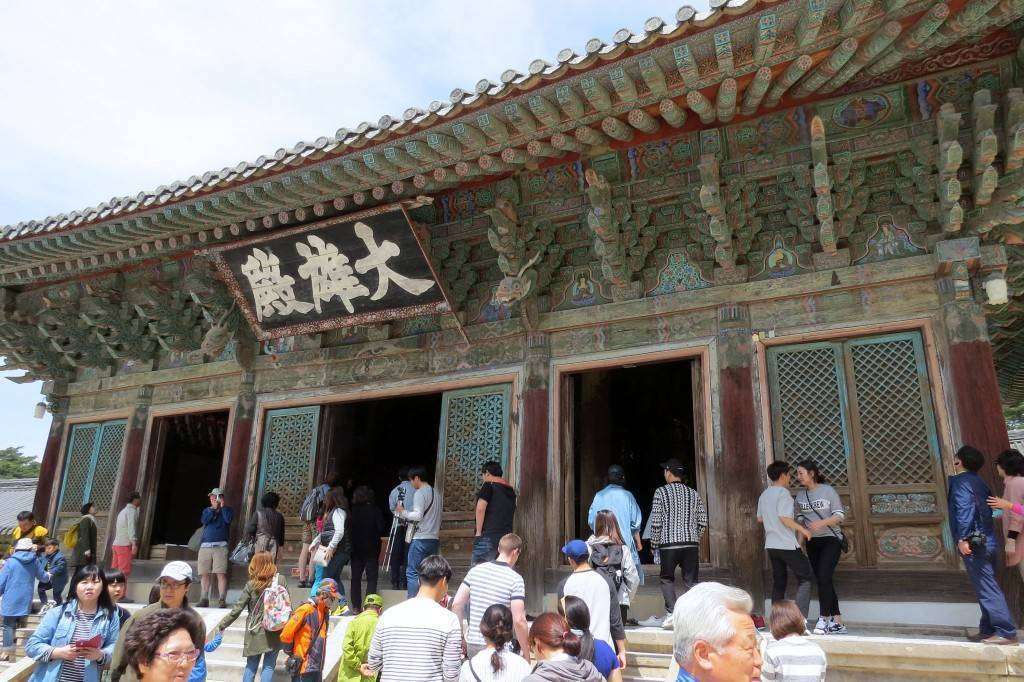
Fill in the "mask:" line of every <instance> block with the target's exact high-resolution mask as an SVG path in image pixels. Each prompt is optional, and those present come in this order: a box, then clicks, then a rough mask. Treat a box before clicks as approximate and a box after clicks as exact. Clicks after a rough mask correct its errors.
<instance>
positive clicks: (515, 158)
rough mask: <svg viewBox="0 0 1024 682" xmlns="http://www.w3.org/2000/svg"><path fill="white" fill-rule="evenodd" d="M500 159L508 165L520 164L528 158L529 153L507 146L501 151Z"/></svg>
mask: <svg viewBox="0 0 1024 682" xmlns="http://www.w3.org/2000/svg"><path fill="white" fill-rule="evenodd" d="M501 160H502V161H504V162H505V163H507V164H510V165H514V166H522V165H523V164H525V163H526V162H527V161H529V160H530V155H529V154H527V153H526V152H525V151H523V150H522V149H516V148H515V147H507V148H506V149H504V150H502V152H501Z"/></svg>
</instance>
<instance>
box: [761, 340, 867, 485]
mask: <svg viewBox="0 0 1024 682" xmlns="http://www.w3.org/2000/svg"><path fill="white" fill-rule="evenodd" d="M773 350H774V349H773ZM771 359H772V364H771V369H772V382H773V384H774V385H775V388H776V390H775V391H773V393H772V406H773V409H772V413H773V416H775V418H776V420H777V422H778V423H779V426H780V427H781V433H780V434H779V435H780V436H781V438H779V439H778V445H777V455H776V456H777V457H778V458H779V459H786V460H788V461H789V462H791V463H793V464H796V462H798V461H800V460H801V459H813V460H814V461H816V462H818V464H819V465H820V466H821V468H822V470H823V471H824V472H825V475H826V476H828V477H829V479H830V480H831V481H833V482H834V483H835V485H838V486H845V485H848V483H849V463H848V456H847V449H846V434H845V424H844V422H843V407H842V400H843V398H842V384H841V377H840V375H839V373H838V371H837V369H836V353H835V350H834V348H833V347H832V346H831V344H826V345H817V344H808V345H807V346H806V347H795V348H792V349H785V350H784V349H778V351H776V352H773V353H772V355H771Z"/></svg>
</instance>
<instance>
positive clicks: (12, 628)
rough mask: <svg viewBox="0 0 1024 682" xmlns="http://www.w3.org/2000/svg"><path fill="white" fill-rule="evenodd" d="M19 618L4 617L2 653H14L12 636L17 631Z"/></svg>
mask: <svg viewBox="0 0 1024 682" xmlns="http://www.w3.org/2000/svg"><path fill="white" fill-rule="evenodd" d="M21 618H22V617H21V616H4V651H6V652H8V653H12V652H13V651H14V636H15V634H16V633H17V631H18V625H19V624H20V623H21Z"/></svg>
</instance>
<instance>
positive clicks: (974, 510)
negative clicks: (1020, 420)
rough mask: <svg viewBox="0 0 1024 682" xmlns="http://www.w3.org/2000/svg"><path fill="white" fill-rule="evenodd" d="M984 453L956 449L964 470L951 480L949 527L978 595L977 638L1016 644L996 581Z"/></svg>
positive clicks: (955, 463) (959, 465)
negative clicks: (979, 610)
mask: <svg viewBox="0 0 1024 682" xmlns="http://www.w3.org/2000/svg"><path fill="white" fill-rule="evenodd" d="M984 464H985V456H984V455H983V454H981V452H979V451H978V450H976V449H975V448H972V447H971V446H969V445H965V446H963V447H962V448H960V449H959V450H957V453H956V455H955V456H954V458H953V466H954V467H955V468H956V469H963V470H964V471H963V473H959V474H956V475H955V476H951V477H950V479H949V529H950V532H951V533H952V535H953V539H954V540H956V548H957V550H958V551H959V552H960V556H961V557H962V558H963V561H964V566H966V567H967V575H968V577H969V578H970V579H971V584H973V585H974V591H975V593H976V594H977V595H978V605H979V606H981V624H980V625H979V626H978V639H979V640H980V641H982V642H985V643H986V644H1016V643H1017V626H1016V625H1015V624H1014V622H1013V617H1012V616H1011V615H1010V609H1009V608H1008V607H1007V605H1006V597H1005V596H1003V591H1002V589H1000V587H999V583H997V582H996V572H995V558H996V535H995V530H994V528H993V524H992V511H991V510H990V509H989V508H988V506H987V505H986V503H985V501H986V500H987V499H988V497H989V496H990V495H991V494H992V491H991V490H990V489H989V487H988V486H987V485H986V484H985V482H984V481H983V480H981V477H980V476H978V471H979V470H980V469H981V467H982V466H983V465H984Z"/></svg>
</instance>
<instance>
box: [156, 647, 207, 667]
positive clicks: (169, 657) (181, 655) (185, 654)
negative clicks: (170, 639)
mask: <svg viewBox="0 0 1024 682" xmlns="http://www.w3.org/2000/svg"><path fill="white" fill-rule="evenodd" d="M153 655H154V656H156V657H157V658H161V659H163V660H165V661H167V662H168V663H170V664H171V665H181V664H182V663H191V662H193V661H195V660H196V659H197V658H199V649H191V650H189V651H165V652H164V653H155V654H153Z"/></svg>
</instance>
